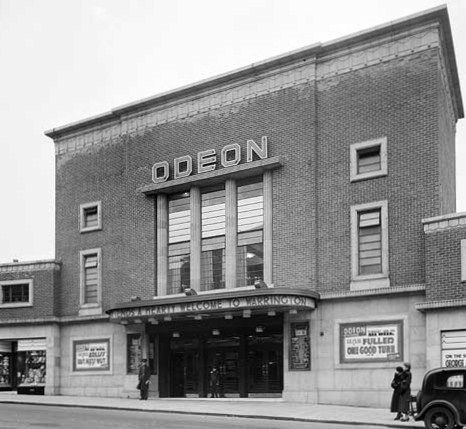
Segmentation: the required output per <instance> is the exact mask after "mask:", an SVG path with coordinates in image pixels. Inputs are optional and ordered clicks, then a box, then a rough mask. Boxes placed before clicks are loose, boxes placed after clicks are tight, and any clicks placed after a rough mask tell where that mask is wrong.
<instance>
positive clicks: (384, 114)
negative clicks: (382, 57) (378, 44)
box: [317, 49, 440, 292]
mask: <svg viewBox="0 0 466 429" xmlns="http://www.w3.org/2000/svg"><path fill="white" fill-rule="evenodd" d="M437 68H438V56H437V51H436V50H435V49H431V50H429V51H426V52H423V53H420V54H419V53H418V54H414V55H412V56H411V57H409V58H403V59H395V60H393V61H391V62H390V63H385V64H381V65H375V66H372V67H368V68H366V69H363V70H359V71H357V72H354V73H349V74H347V75H345V76H344V77H339V78H332V79H327V80H324V81H321V82H319V86H318V95H317V97H318V103H317V104H318V107H317V110H318V113H319V129H318V136H319V154H318V157H319V163H318V172H317V177H318V186H317V187H318V189H319V193H318V201H317V210H318V226H317V230H318V232H319V237H318V239H319V252H318V257H319V265H318V269H319V277H320V284H319V292H331V291H338V290H345V289H348V288H349V281H350V273H351V271H350V269H351V267H350V263H351V260H350V206H351V205H356V204H363V203H369V202H374V201H380V200H387V201H388V228H389V269H390V280H391V285H392V286H398V285H403V284H413V283H423V282H424V280H425V278H424V245H423V229H422V224H421V219H422V218H423V217H426V216H430V215H435V214H438V213H439V210H440V197H439V195H438V175H439V173H438V161H437V156H438V150H437V144H438V111H437V110H438V101H437V97H438V95H437V82H438V79H439V77H438V72H437ZM383 136H386V137H387V140H388V143H387V151H388V175H387V176H385V177H380V178H375V179H370V180H365V181H359V182H353V183H350V181H349V148H350V145H351V144H353V143H357V142H360V141H365V140H370V139H374V138H377V137H383Z"/></svg>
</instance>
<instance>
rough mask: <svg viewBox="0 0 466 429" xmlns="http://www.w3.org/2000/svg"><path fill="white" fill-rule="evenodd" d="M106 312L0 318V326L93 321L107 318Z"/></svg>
mask: <svg viewBox="0 0 466 429" xmlns="http://www.w3.org/2000/svg"><path fill="white" fill-rule="evenodd" d="M0 316H1V312H0ZM108 319H109V316H108V315H107V314H103V315H96V316H62V317H58V316H49V317H36V318H24V319H21V318H12V319H3V320H2V319H0V327H1V326H4V325H46V324H49V323H58V324H67V323H86V322H95V321H105V320H108Z"/></svg>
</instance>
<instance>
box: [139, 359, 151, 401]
mask: <svg viewBox="0 0 466 429" xmlns="http://www.w3.org/2000/svg"><path fill="white" fill-rule="evenodd" d="M149 383H150V368H149V364H148V363H147V359H142V360H141V366H140V367H139V383H138V386H139V390H140V391H141V398H140V400H142V401H146V400H147V397H148V396H149Z"/></svg>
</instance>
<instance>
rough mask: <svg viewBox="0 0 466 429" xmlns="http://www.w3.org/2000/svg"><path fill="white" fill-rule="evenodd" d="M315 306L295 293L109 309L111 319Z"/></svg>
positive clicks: (311, 300)
mask: <svg viewBox="0 0 466 429" xmlns="http://www.w3.org/2000/svg"><path fill="white" fill-rule="evenodd" d="M272 307H273V308H276V309H279V308H280V307H282V308H290V307H293V308H300V309H313V308H315V302H314V299H312V298H310V297H307V296H296V295H268V296H242V297H235V298H220V299H210V300H198V301H191V302H177V303H171V304H159V305H153V306H146V307H136V308H128V309H126V308H125V309H117V310H111V311H109V313H110V318H111V319H127V318H132V317H145V316H147V317H154V316H168V315H170V316H172V315H177V314H197V313H200V312H218V311H235V310H246V309H258V308H272Z"/></svg>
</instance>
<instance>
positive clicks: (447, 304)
mask: <svg viewBox="0 0 466 429" xmlns="http://www.w3.org/2000/svg"><path fill="white" fill-rule="evenodd" d="M414 307H415V308H416V310H419V311H422V312H424V311H428V310H440V309H443V308H454V307H466V298H458V299H446V300H443V301H427V302H419V303H416V304H415V306H414Z"/></svg>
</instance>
